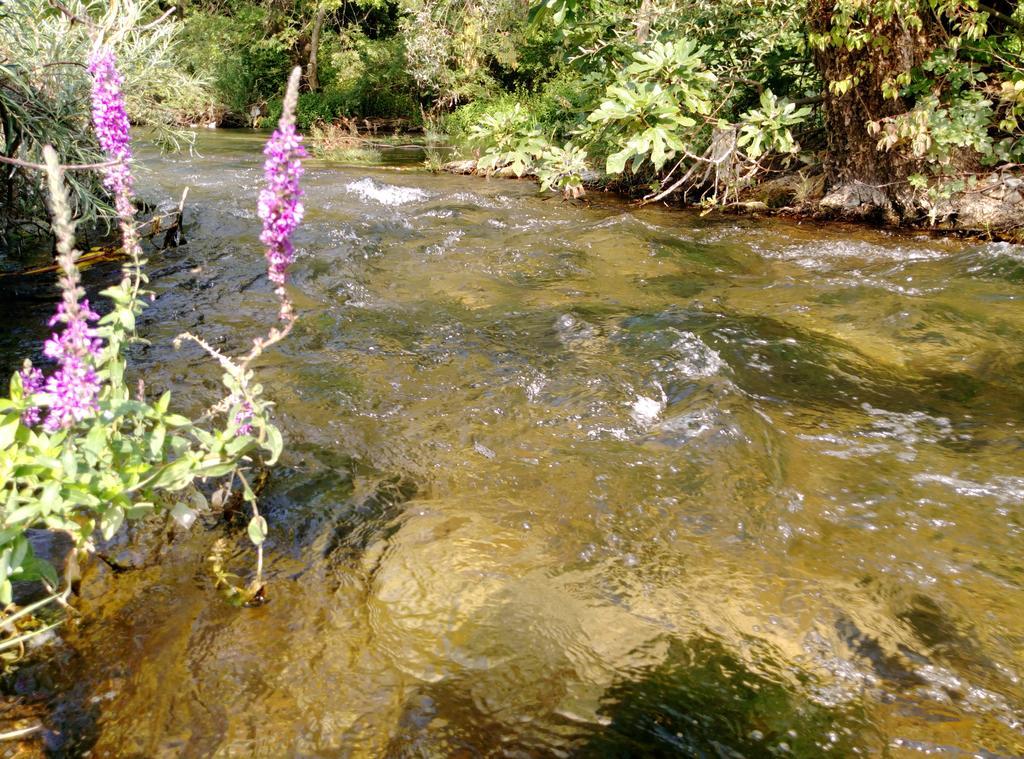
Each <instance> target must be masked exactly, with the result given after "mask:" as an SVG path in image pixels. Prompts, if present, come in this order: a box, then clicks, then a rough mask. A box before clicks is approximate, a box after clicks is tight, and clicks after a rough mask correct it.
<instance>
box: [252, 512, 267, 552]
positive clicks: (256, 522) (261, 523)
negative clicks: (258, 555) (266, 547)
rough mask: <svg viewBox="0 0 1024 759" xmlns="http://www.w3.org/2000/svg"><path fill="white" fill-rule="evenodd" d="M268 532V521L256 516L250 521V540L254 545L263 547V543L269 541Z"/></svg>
mask: <svg viewBox="0 0 1024 759" xmlns="http://www.w3.org/2000/svg"><path fill="white" fill-rule="evenodd" d="M267 531H268V530H267V520H266V519H264V518H263V517H262V516H254V517H253V518H252V519H250V520H249V528H248V532H249V540H251V541H252V544H253V545H255V546H259V545H263V541H264V540H266V539H267Z"/></svg>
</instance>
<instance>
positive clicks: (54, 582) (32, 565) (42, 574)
mask: <svg viewBox="0 0 1024 759" xmlns="http://www.w3.org/2000/svg"><path fill="white" fill-rule="evenodd" d="M14 577H15V579H17V580H45V581H46V582H48V583H49V584H50V587H51V588H54V589H56V588H58V587H60V578H59V577H58V576H57V570H56V569H54V567H53V564H51V563H50V562H48V561H46V559H40V558H39V557H38V556H28V557H26V558H25V560H24V561H23V562H22V563H21V566H20V567H19V569H18V572H17V573H16V574H15V575H14Z"/></svg>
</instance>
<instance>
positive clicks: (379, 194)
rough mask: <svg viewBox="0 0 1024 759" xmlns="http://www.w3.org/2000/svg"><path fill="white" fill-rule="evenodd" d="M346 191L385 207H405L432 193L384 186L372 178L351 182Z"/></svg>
mask: <svg viewBox="0 0 1024 759" xmlns="http://www.w3.org/2000/svg"><path fill="white" fill-rule="evenodd" d="M345 189H346V190H347V191H348V192H351V193H354V194H356V195H358V196H359V197H360V198H362V199H363V200H372V201H374V202H376V203H380V204H381V205H385V206H404V205H406V204H408V203H415V202H417V201H420V200H426V199H427V198H429V197H430V193H428V192H427V191H426V190H421V189H420V188H418V187H400V186H398V185H393V184H383V183H380V182H375V181H373V180H372V179H370V177H365V178H363V179H360V180H359V181H357V182H349V183H348V184H347V185H345Z"/></svg>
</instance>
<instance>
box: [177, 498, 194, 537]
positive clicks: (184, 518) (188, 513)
mask: <svg viewBox="0 0 1024 759" xmlns="http://www.w3.org/2000/svg"><path fill="white" fill-rule="evenodd" d="M171 516H172V517H173V518H174V521H175V522H177V523H178V524H180V525H181V526H182V527H184V528H185V529H186V530H187V529H189V528H190V527H192V525H193V524H195V522H196V513H195V512H194V511H193V510H192V509H190V508H189V507H188V506H186V505H185V504H184V503H182V502H181V501H179V502H178V503H176V504H174V508H172V509H171Z"/></svg>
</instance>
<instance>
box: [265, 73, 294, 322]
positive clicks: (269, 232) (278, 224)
mask: <svg viewBox="0 0 1024 759" xmlns="http://www.w3.org/2000/svg"><path fill="white" fill-rule="evenodd" d="M298 79H299V78H298V69H296V70H295V71H294V72H292V77H291V79H290V80H289V82H288V91H287V94H286V95H285V99H284V109H283V112H282V114H281V120H280V121H279V122H278V125H277V129H276V130H275V131H274V133H273V134H272V135H271V136H270V139H269V140H268V141H267V145H266V147H265V148H264V149H263V154H264V155H265V156H266V157H267V160H266V162H265V163H264V165H263V170H264V174H265V175H266V180H267V185H266V187H265V188H264V189H263V190H262V191H261V192H260V199H259V205H258V207H257V208H258V213H259V217H260V219H261V220H262V221H263V232H262V234H261V235H260V241H261V242H262V243H263V244H264V245H266V246H267V264H268V267H267V276H268V277H269V278H270V281H271V282H273V283H274V284H275V285H277V290H276V292H277V294H278V296H279V297H280V298H281V313H280V316H281V318H282V319H286V318H289V317H290V315H291V304H290V303H289V302H288V300H287V298H286V296H285V292H284V283H285V280H286V278H287V270H288V265H289V264H290V263H291V262H292V261H293V260H294V259H295V248H294V246H293V245H292V241H291V235H292V232H294V231H295V228H296V227H297V226H298V225H299V222H301V221H302V215H303V212H304V209H303V206H302V188H301V187H299V179H301V177H302V160H301V159H303V158H305V157H306V149H305V148H304V147H303V146H302V137H301V136H300V135H299V134H298V133H296V131H295V104H296V102H297V98H298Z"/></svg>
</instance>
